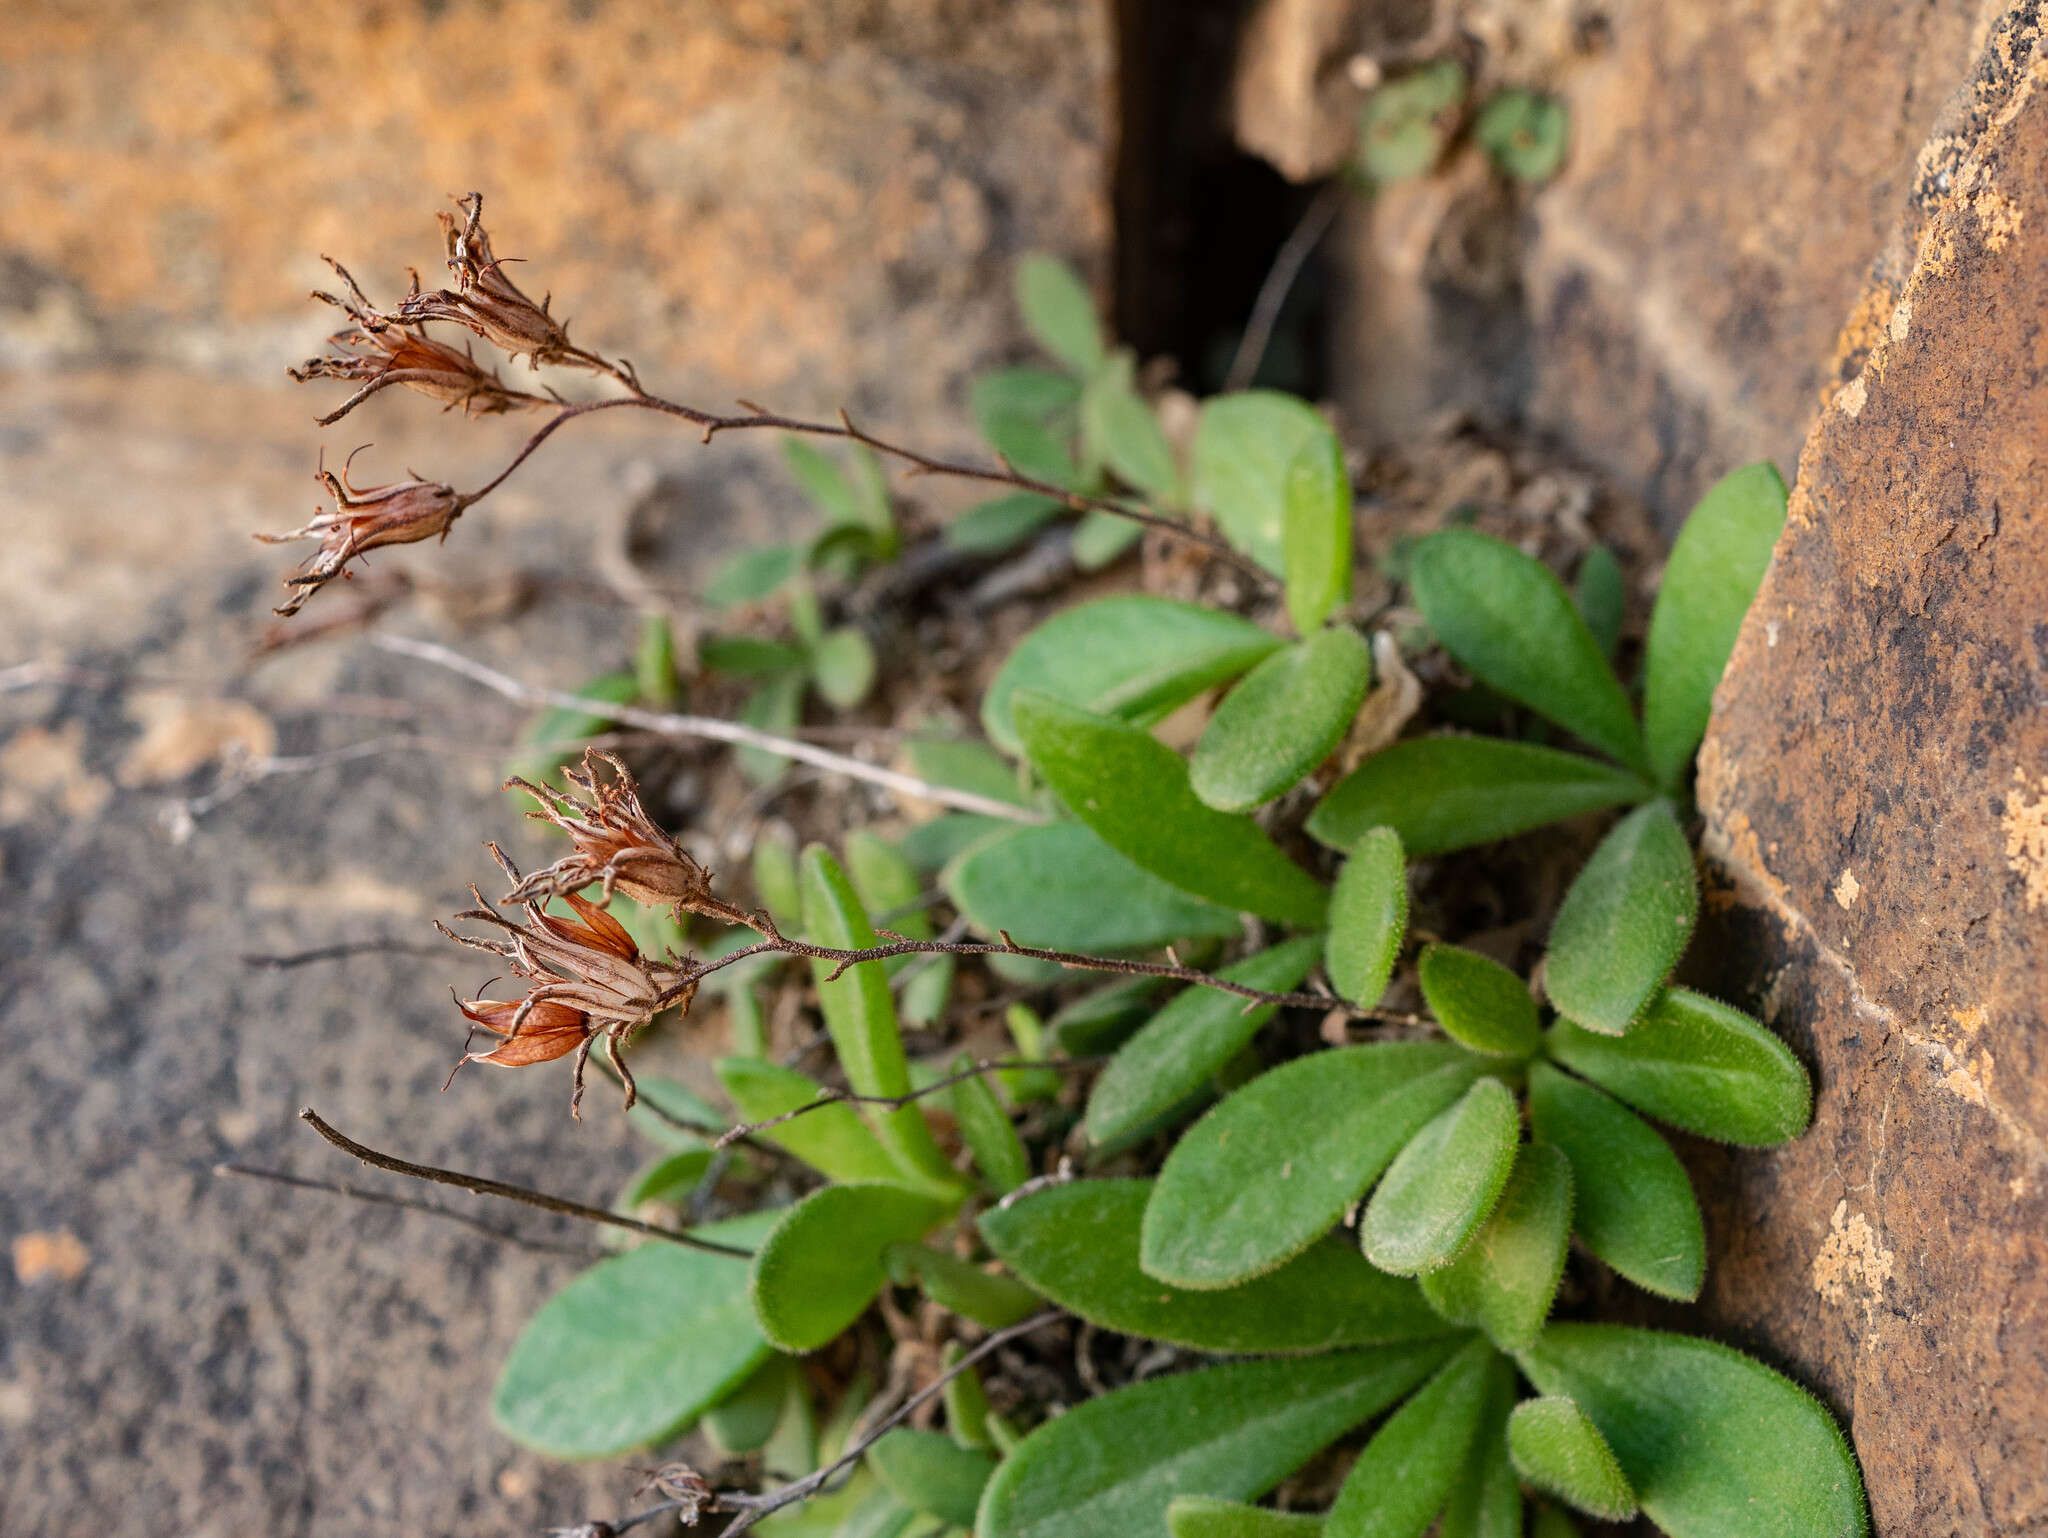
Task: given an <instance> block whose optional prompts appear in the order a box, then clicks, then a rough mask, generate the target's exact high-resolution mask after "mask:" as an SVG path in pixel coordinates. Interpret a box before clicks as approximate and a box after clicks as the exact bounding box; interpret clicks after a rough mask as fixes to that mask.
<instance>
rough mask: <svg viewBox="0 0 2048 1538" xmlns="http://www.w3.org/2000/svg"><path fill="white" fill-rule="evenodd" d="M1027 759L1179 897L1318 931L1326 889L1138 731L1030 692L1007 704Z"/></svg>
mask: <svg viewBox="0 0 2048 1538" xmlns="http://www.w3.org/2000/svg"><path fill="white" fill-rule="evenodd" d="M1011 708H1012V711H1013V714H1014V718H1015V720H1016V723H1017V729H1018V731H1019V733H1020V734H1021V735H1022V736H1023V739H1024V744H1025V746H1026V748H1027V749H1028V750H1029V752H1030V755H1031V762H1032V764H1033V766H1034V767H1036V768H1037V770H1038V772H1039V773H1040V774H1042V775H1044V776H1045V778H1046V781H1047V783H1048V784H1050V785H1051V786H1052V788H1053V789H1054V790H1055V791H1057V792H1058V793H1059V796H1060V799H1061V800H1063V801H1064V802H1066V804H1067V806H1068V807H1069V808H1070V809H1071V810H1072V811H1073V813H1074V815H1075V816H1077V817H1079V818H1080V819H1081V821H1083V822H1084V823H1086V824H1087V825H1088V826H1089V827H1090V828H1092V829H1094V830H1095V832H1096V833H1097V834H1098V835H1100V837H1101V838H1102V840H1103V842H1104V843H1106V844H1108V845H1109V846H1110V847H1111V848H1113V849H1115V850H1116V851H1117V852H1118V853H1119V854H1121V855H1123V856H1124V857H1125V858H1126V859H1128V860H1130V861H1131V862H1132V863H1134V864H1136V865H1138V866H1140V867H1142V868H1143V869H1145V870H1148V871H1150V872H1151V873H1152V874H1153V875H1155V876H1158V877H1159V878H1160V879H1161V880H1163V881H1167V882H1169V883H1171V884H1172V885H1173V886H1175V887H1178V888H1179V889H1180V890H1181V891H1183V892H1191V893H1193V894H1194V895H1195V896H1197V897H1204V898H1207V899H1208V900H1209V901H1211V902H1215V903H1220V904H1222V905H1223V906H1225V907H1230V908H1237V909H1241V910H1243V911H1245V912H1249V913H1256V914H1258V915H1260V916H1261V917H1262V918H1269V919H1275V920H1278V921H1280V922H1283V923H1289V924H1299V925H1303V926H1320V925H1321V923H1322V921H1323V912H1324V909H1325V908H1326V907H1327V905H1328V901H1329V898H1328V894H1327V893H1326V892H1325V891H1324V889H1323V886H1322V883H1320V882H1319V881H1317V880H1316V879H1315V878H1314V877H1313V876H1311V875H1309V874H1308V872H1307V871H1305V870H1303V869H1302V868H1301V867H1300V866H1298V865H1296V864H1295V863H1294V862H1293V861H1292V860H1290V859H1288V858H1287V856H1286V855H1284V854H1282V853H1281V852H1280V849H1279V846H1278V845H1276V844H1275V843H1274V842H1273V841H1272V840H1271V839H1270V838H1268V837H1267V836H1266V834H1265V832H1264V831H1263V830H1262V829H1260V827H1259V826H1258V824H1256V823H1255V822H1253V821H1252V820H1251V819H1250V818H1249V817H1240V816H1233V815H1231V814H1230V813H1228V812H1219V811H1217V810H1215V809H1214V808H1213V807H1208V806H1204V805H1203V804H1202V803H1201V802H1200V801H1198V800H1197V799H1196V798H1195V793H1194V791H1193V790H1192V789H1190V788H1189V785H1188V766H1187V764H1186V763H1185V762H1184V761H1183V760H1182V759H1181V756H1180V755H1179V754H1178V753H1176V752H1174V751H1173V749H1171V748H1169V747H1167V746H1166V745H1165V744H1164V743H1162V742H1160V741H1159V740H1158V739H1157V738H1156V737H1154V736H1152V734H1151V733H1149V732H1147V731H1145V730H1144V729H1143V728H1141V727H1136V726H1126V725H1124V724H1123V723H1122V722H1121V721H1117V720H1113V719H1111V718H1110V717H1107V716H1099V715H1096V714H1094V713H1092V712H1090V711H1087V710H1082V709H1078V708H1077V707H1075V706H1073V705H1069V704H1066V703H1064V702H1063V701H1061V700H1058V699H1055V698H1053V697H1052V696H1051V695H1047V694H1041V693H1038V692H1037V691H1035V690H1027V691H1024V692H1022V693H1020V694H1018V695H1017V696H1016V697H1015V698H1014V700H1013V701H1012V703H1011Z"/></svg>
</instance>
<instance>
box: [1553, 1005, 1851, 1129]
mask: <svg viewBox="0 0 2048 1538" xmlns="http://www.w3.org/2000/svg"><path fill="white" fill-rule="evenodd" d="M1549 1047H1550V1055H1551V1056H1552V1057H1554V1058H1556V1059H1557V1060H1558V1061H1559V1062H1560V1063H1563V1064H1564V1065H1565V1066H1566V1067H1567V1068H1569V1069H1571V1070H1572V1071H1573V1072H1574V1073H1577V1074H1580V1075H1582V1076H1583V1077H1585V1078H1588V1079H1591V1080H1592V1081H1593V1082H1594V1083H1595V1084H1598V1085H1599V1086H1600V1087H1601V1088H1602V1089H1605V1090H1607V1091H1608V1092H1610V1093H1611V1094H1613V1095H1615V1096H1617V1097H1619V1098H1620V1099H1622V1100H1624V1101H1626V1102H1627V1103H1628V1104H1630V1105H1632V1106H1634V1107H1635V1108H1636V1109H1637V1110H1638V1111H1641V1112H1642V1113H1643V1114H1644V1115H1646V1116H1654V1117H1656V1118H1657V1119H1658V1120H1659V1121H1661V1122H1667V1123H1669V1124H1670V1125H1671V1126H1674V1127H1678V1128H1681V1129H1683V1130H1684V1131H1686V1132H1690V1133H1693V1134H1695V1135H1697V1136H1699V1137H1707V1138H1713V1139H1715V1140H1716V1141H1718V1142H1723V1143H1736V1144H1740V1145H1741V1146H1743V1147H1745V1148H1767V1147H1769V1146H1771V1145H1772V1144H1774V1143H1783V1142H1785V1141H1787V1140H1788V1139H1791V1138H1795V1137H1797V1136H1799V1134H1800V1133H1801V1132H1804V1131H1805V1130H1806V1124H1807V1122H1808V1121H1809V1120H1811V1119H1812V1116H1813V1087H1812V1085H1811V1084H1810V1083H1809V1082H1808V1080H1807V1077H1806V1070H1805V1069H1804V1068H1803V1067H1801V1066H1800V1063H1799V1059H1798V1058H1796V1057H1794V1056H1793V1055H1792V1051H1791V1048H1789V1047H1787V1046H1786V1045H1785V1043H1784V1042H1782V1041H1780V1040H1779V1039H1778V1038H1777V1037H1776V1036H1775V1035H1773V1034H1772V1033H1771V1032H1770V1031H1768V1030H1766V1029H1765V1028H1764V1027H1763V1025H1761V1024H1760V1023H1758V1022H1757V1021H1755V1020H1752V1019H1751V1018H1750V1017H1749V1016H1748V1015H1745V1014H1744V1013H1743V1012H1742V1011H1741V1010H1739V1009H1731V1008H1729V1007H1728V1006H1727V1005H1726V1004H1722V1003H1719V1002H1718V1001H1716V1000H1714V999H1710V998H1708V997H1706V996H1705V995H1704V994H1698V993H1694V992H1692V991H1691V990H1690V989H1687V988H1666V989H1665V990H1664V991H1663V992H1662V993H1660V994H1658V995H1657V998H1656V999H1655V1001H1654V1002H1652V1004H1651V1005H1650V1007H1649V1009H1648V1010H1647V1011H1646V1012H1645V1013H1644V1015H1643V1018H1642V1019H1640V1020H1638V1021H1637V1022H1636V1023H1635V1024H1634V1025H1633V1026H1631V1027H1630V1028H1629V1033H1628V1034H1627V1035H1626V1036H1620V1037H1615V1036H1597V1035H1595V1034H1594V1033H1592V1032H1591V1031H1586V1030H1582V1029H1580V1028H1579V1027H1578V1026H1576V1025H1574V1024H1572V1023H1571V1022H1570V1021H1569V1020H1560V1021H1558V1023H1557V1024H1556V1025H1555V1026H1553V1027H1552V1028H1551V1031H1550V1039H1549Z"/></svg>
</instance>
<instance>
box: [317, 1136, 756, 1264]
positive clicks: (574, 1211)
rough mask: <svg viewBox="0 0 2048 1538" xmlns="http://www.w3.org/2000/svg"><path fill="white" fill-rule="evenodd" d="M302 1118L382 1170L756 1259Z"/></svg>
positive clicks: (750, 1254) (687, 1245)
mask: <svg viewBox="0 0 2048 1538" xmlns="http://www.w3.org/2000/svg"><path fill="white" fill-rule="evenodd" d="M299 1120H301V1121H303V1122H304V1123H306V1125H307V1126H309V1127H311V1128H312V1129H313V1130H314V1131H315V1132H317V1133H319V1134H320V1135H321V1136H322V1137H323V1138H325V1139H327V1141H328V1142H330V1143H332V1144H333V1145H334V1146H335V1147H336V1148H339V1149H340V1150H341V1151H342V1152H343V1153H347V1154H354V1155H355V1156H356V1157H357V1158H358V1159H361V1160H362V1161H363V1163H365V1164H369V1165H374V1166H375V1167H376V1168H378V1169H380V1170H390V1171H391V1172H392V1173H393V1174H397V1175H410V1176H412V1177H413V1179H415V1180H431V1181H434V1182H435V1183H437V1184H439V1185H444V1186H456V1187H459V1188H460V1189H462V1190H464V1191H476V1192H479V1193H481V1194H482V1195H485V1196H501V1197H503V1198H505V1199H506V1200H507V1201H514V1202H524V1203H526V1205H527V1206H529V1207H538V1208H540V1210H541V1211H543V1212H559V1213H561V1214H562V1215H563V1216H564V1217H571V1218H581V1219H583V1220H584V1221H585V1222H586V1223H603V1224H606V1225H607V1226H609V1227H612V1228H623V1229H625V1230H626V1231H627V1232H628V1233H634V1234H645V1235H647V1236H648V1237H649V1238H651V1239H666V1240H668V1242H669V1243H671V1244H680V1245H682V1246H684V1247H685V1248H686V1249H692V1250H705V1251H708V1252H709V1253H711V1254H713V1255H731V1256H733V1257H735V1258H737V1259H740V1260H751V1259H752V1258H753V1254H754V1252H753V1251H752V1250H742V1249H736V1248H735V1247H733V1246H732V1245H729V1244H718V1243H716V1242H714V1241H713V1240H710V1239H699V1238H697V1237H696V1236H695V1235H694V1234H686V1233H683V1232H682V1231H681V1230H680V1229H674V1228H663V1227H662V1226H661V1225H659V1224H658V1223H643V1222H641V1221H640V1219H638V1218H628V1217H622V1216H620V1215H619V1214H618V1213H616V1212H608V1211H606V1210H605V1209H604V1208H602V1207H587V1206H585V1205H584V1204H583V1203H582V1202H572V1201H570V1200H568V1199H567V1198H566V1197H560V1196H550V1195H549V1194H548V1193H547V1192H545V1191H536V1190H534V1189H533V1188H532V1187H530V1186H515V1185H509V1184H507V1183H506V1182H505V1181H502V1180H487V1179H485V1178H484V1177H483V1176H481V1175H466V1174H464V1173H463V1172H462V1171H460V1170H444V1169H440V1168H437V1167H436V1166H434V1165H431V1164H414V1163H413V1162H412V1161H411V1160H410V1159H399V1158H394V1157H393V1156H392V1155H390V1154H384V1153H379V1152H377V1150H376V1149H374V1148H366V1147H364V1146H363V1145H362V1144H361V1143H358V1142H357V1141H356V1140H355V1139H354V1138H352V1137H350V1136H348V1135H347V1134H346V1133H343V1132H340V1131H337V1130H336V1129H335V1128H333V1127H331V1126H329V1125H328V1124H327V1123H326V1122H324V1121H322V1120H321V1119H320V1114H319V1112H317V1111H315V1110H314V1109H313V1108H312V1107H311V1106H307V1107H306V1108H305V1109H304V1110H302V1111H300V1112H299Z"/></svg>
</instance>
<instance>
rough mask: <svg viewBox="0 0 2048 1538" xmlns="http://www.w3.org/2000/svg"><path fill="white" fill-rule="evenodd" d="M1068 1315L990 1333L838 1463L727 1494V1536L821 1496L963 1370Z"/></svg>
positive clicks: (1048, 1315) (723, 1506)
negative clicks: (756, 1490)
mask: <svg viewBox="0 0 2048 1538" xmlns="http://www.w3.org/2000/svg"><path fill="white" fill-rule="evenodd" d="M1065 1317H1066V1315H1065V1314H1063V1313H1062V1312H1061V1311H1060V1310H1058V1309H1047V1310H1046V1311H1045V1312H1044V1313H1042V1314H1033V1315H1032V1316H1031V1317H1030V1318H1029V1319H1026V1320H1025V1321H1024V1322H1023V1323H1021V1324H1013V1325H1011V1326H1010V1327H1009V1328H1008V1329H1006V1330H998V1331H996V1332H995V1334H993V1335H991V1336H989V1338H988V1339H987V1340H985V1341H983V1342H982V1343H981V1344H980V1345H978V1346H976V1347H975V1348H974V1349H973V1350H972V1351H969V1352H967V1353H966V1354H965V1355H964V1356H962V1357H961V1358H960V1360H959V1361H957V1362H955V1363H954V1364H953V1365H952V1366H951V1367H949V1368H947V1369H946V1370H945V1371H944V1372H943V1373H941V1374H940V1375H939V1376H938V1377H937V1378H935V1379H933V1380H932V1382H931V1383H929V1384H927V1385H926V1386H925V1387H924V1388H921V1389H919V1390H918V1391H917V1392H916V1393H915V1394H912V1395H911V1396H910V1397H909V1398H908V1399H906V1400H904V1401H903V1403H902V1404H900V1405H898V1406H897V1407H896V1409H895V1411H894V1412H892V1413H891V1414H890V1415H888V1416H886V1417H885V1418H884V1419H883V1420H882V1421H881V1423H880V1424H879V1425H877V1426H875V1427H874V1428H873V1429H872V1430H870V1431H868V1432H867V1433H866V1434H865V1435H864V1436H862V1437H860V1438H859V1439H858V1440H856V1441H855V1442H854V1443H853V1444H852V1445H851V1446H849V1447H848V1448H847V1449H846V1451H845V1452H843V1453H842V1454H840V1455H839V1457H837V1458H835V1459H833V1460H832V1462H830V1463H828V1464H826V1465H825V1466H824V1467H823V1468H821V1469H819V1470H818V1471H817V1472H816V1473H814V1474H807V1475H805V1476H804V1477H803V1478H802V1479H799V1480H796V1481H795V1482H793V1483H791V1484H786V1485H784V1486H782V1487H781V1488H780V1489H776V1490H768V1491H764V1492H763V1493H762V1494H760V1495H742V1494H736V1493H729V1492H721V1493H720V1495H719V1497H718V1509H719V1510H721V1511H737V1512H738V1513H739V1514H740V1515H739V1518H738V1520H737V1521H735V1522H733V1523H732V1524H731V1525H730V1526H728V1527H727V1528H726V1530H725V1534H724V1538H733V1535H734V1534H737V1533H743V1532H745V1531H746V1530H747V1529H748V1528H750V1527H752V1526H754V1524H755V1523H757V1522H759V1521H760V1520H761V1519H762V1518H764V1517H766V1516H768V1515H769V1514H770V1513H772V1512H777V1511H780V1510H782V1508H783V1507H785V1506H793V1505H795V1504H796V1503H797V1502H798V1501H802V1500H808V1499H809V1498H810V1497H811V1496H813V1495H816V1494H817V1493H818V1492H819V1491H820V1490H822V1489H824V1488H825V1486H826V1485H828V1484H830V1483H831V1482H832V1481H833V1480H834V1479H835V1478H837V1477H838V1475H839V1474H840V1473H841V1472H842V1471H844V1470H846V1469H849V1468H851V1467H853V1465H854V1464H856V1463H858V1462H859V1461H860V1459H861V1458H862V1456H863V1455H864V1454H865V1453H866V1452H867V1450H868V1449H869V1448H870V1447H872V1446H874V1445H875V1443H877V1442H879V1441H880V1440H881V1439H882V1438H883V1437H885V1436H887V1435H888V1434H889V1433H890V1432H891V1431H893V1430H894V1429H895V1428H896V1427H897V1426H899V1425H901V1424H902V1423H903V1422H904V1421H905V1420H908V1419H909V1418H910V1417H911V1416H912V1415H914V1414H916V1413H917V1410H918V1407H919V1406H921V1405H923V1404H925V1403H926V1402H927V1401H929V1400H931V1399H933V1398H935V1397H937V1396H938V1395H939V1394H941V1393H943V1392H944V1391H945V1387H946V1385H947V1384H948V1383H951V1382H952V1381H953V1380H954V1379H955V1378H957V1377H959V1376H960V1374H961V1373H963V1372H966V1371H967V1370H968V1369H969V1368H970V1367H973V1366H974V1365H975V1364H976V1363H978V1362H980V1361H981V1360H982V1359H983V1358H984V1357H987V1356H990V1355H993V1354H994V1353H995V1352H996V1351H999V1350H1001V1349H1002V1348H1003V1347H1004V1346H1007V1345H1008V1344H1009V1343H1010V1342H1011V1341H1013V1340H1016V1339H1018V1338H1020V1337H1022V1336H1025V1335H1029V1334H1030V1333H1031V1332H1032V1331H1034V1330H1039V1329H1043V1328H1044V1327H1045V1326H1046V1325H1048V1324H1051V1323H1053V1322H1054V1321H1056V1320H1059V1319H1064V1318H1065Z"/></svg>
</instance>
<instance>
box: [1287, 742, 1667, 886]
mask: <svg viewBox="0 0 2048 1538" xmlns="http://www.w3.org/2000/svg"><path fill="white" fill-rule="evenodd" d="M1654 793H1655V792H1654V791H1652V789H1651V788H1650V785H1649V783H1648V782H1647V781H1645V780H1643V779H1641V778H1640V777H1638V776H1636V775H1633V774H1630V773H1628V772H1626V771H1625V770H1620V769H1613V768H1610V767H1608V766H1607V765H1606V764H1602V763H1599V762H1596V761H1595V760H1593V759H1590V758H1586V757H1583V756H1582V755H1580V754H1577V753H1562V752H1559V751H1558V750H1557V749H1556V748H1544V747H1537V746H1535V745H1533V744H1531V743H1526V742H1501V741H1497V740H1495V739H1493V738H1490V737H1418V738H1415V739H1414V740H1412V741H1409V742H1397V743H1395V744H1394V745H1393V746H1392V747H1389V748H1383V749H1381V750H1380V751H1379V752H1377V753H1375V754H1373V756H1372V757H1371V758H1368V759H1367V760H1366V761H1365V762H1364V763H1362V764H1360V765H1359V766H1358V767H1357V768H1356V769H1355V770H1353V771H1352V772H1351V773H1350V774H1348V775H1346V776H1345V777H1344V778H1343V779H1341V780H1339V781H1338V782H1337V784H1336V785H1335V786H1334V787H1332V789H1331V791H1330V793H1329V794H1328V795H1327V796H1325V797H1323V799H1322V801H1321V802H1320V803H1319V804H1318V805H1317V807H1316V809H1315V811H1314V812H1312V813H1311V814H1310V815H1309V819H1308V831H1309V833H1310V835H1311V836H1313V837H1315V838H1317V839H1319V840H1320V841H1321V842H1323V843H1325V844H1328V845H1329V846H1330V847H1331V848H1332V849H1349V848H1350V847H1351V846H1352V845H1353V844H1354V843H1356V842H1357V841H1358V837H1359V835H1360V834H1362V833H1364V832H1365V831H1366V829H1368V828H1376V827H1381V826H1385V827H1389V828H1392V829H1393V830H1394V831H1395V832H1397V833H1399V834H1400V835H1401V842H1402V844H1403V845H1405V846H1406V848H1407V850H1408V852H1409V854H1410V855H1412V856H1414V857H1415V858H1417V859H1423V858H1426V857H1428V856H1430V855H1434V854H1446V853H1448V852H1450V851H1451V850H1453V849H1466V848H1469V847H1471V846H1472V845H1474V844H1490V843H1492V842H1493V841H1494V840H1495V839H1502V838H1512V837H1514V836H1515V835H1516V834H1517V833H1526V832H1528V831H1529V830H1530V829H1531V828H1540V827H1542V826H1543V825H1544V824H1545V823H1552V822H1562V821H1563V820H1564V819H1565V818H1567V817H1577V816H1579V815H1581V814H1582V813H1585V812H1597V811H1602V810H1604V809H1605V808H1607V807H1610V806H1624V805H1626V804H1628V803H1629V802H1632V801H1642V800H1645V799H1647V798H1648V797H1649V796H1651V795H1653V794H1654Z"/></svg>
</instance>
